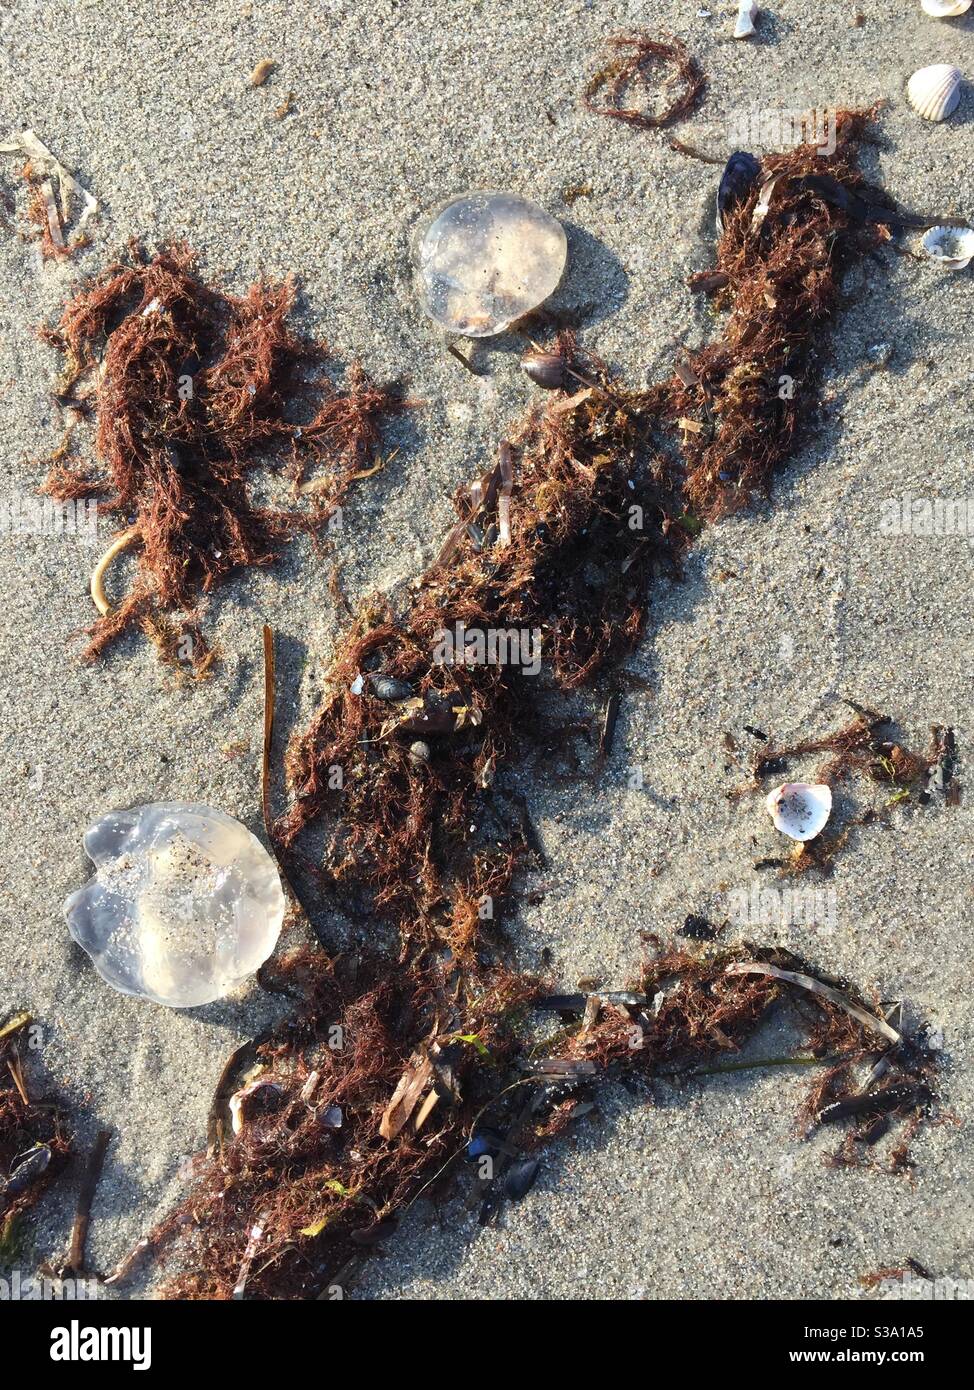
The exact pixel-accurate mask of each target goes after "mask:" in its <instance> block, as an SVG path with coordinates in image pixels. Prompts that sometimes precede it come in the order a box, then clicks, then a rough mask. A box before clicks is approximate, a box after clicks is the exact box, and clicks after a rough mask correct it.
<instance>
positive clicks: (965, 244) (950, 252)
mask: <svg viewBox="0 0 974 1390" xmlns="http://www.w3.org/2000/svg"><path fill="white" fill-rule="evenodd" d="M922 245H923V249H924V251H926V253H927V255H928V256H929V257H930V259H931V260H932V261H938V262H939V263H940V265H942V266H943V268H944V269H945V270H965V269H966V268H967V266H969V265H970V263H971V259H972V257H974V230H972V229H971V228H970V227H931V228H930V230H929V232H927V234H926V236H925V237H924V238H923V243H922Z"/></svg>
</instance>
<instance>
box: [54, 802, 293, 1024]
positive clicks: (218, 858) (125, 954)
mask: <svg viewBox="0 0 974 1390" xmlns="http://www.w3.org/2000/svg"><path fill="white" fill-rule="evenodd" d="M84 847H85V851H86V853H87V855H88V857H89V859H91V860H92V861H93V863H94V864H95V868H96V872H95V876H94V878H92V879H91V880H90V881H89V882H88V883H87V884H86V885H85V886H84V888H81V889H79V890H78V892H76V893H72V894H71V896H70V897H69V898H68V899H67V901H66V902H65V904H64V913H65V916H66V917H67V919H68V928H69V930H70V932H71V935H72V936H73V937H74V939H75V941H77V943H78V945H79V946H81V947H82V948H83V949H84V950H85V951H87V953H88V955H89V956H90V957H91V959H92V961H93V962H94V966H95V969H96V970H97V971H98V973H99V975H101V977H102V979H103V980H105V981H106V982H107V983H108V984H110V985H111V986H112V987H113V988H114V989H117V990H120V991H121V993H122V994H135V995H138V996H140V997H141V998H143V999H151V1000H153V1001H154V1002H155V1003H157V1004H165V1005H167V1006H168V1007H169V1008H173V1009H187V1008H192V1007H194V1006H196V1005H198V1004H208V1003H210V1002H211V1001H212V1000H214V999H220V998H222V997H223V996H224V995H225V994H228V993H229V992H230V991H231V990H232V989H234V988H235V987H236V986H237V985H239V984H240V983H242V981H243V980H245V979H246V978H247V977H248V976H249V975H252V974H254V972H255V971H256V970H258V969H259V967H260V966H261V965H263V963H264V961H265V960H266V959H267V957H268V956H269V955H270V954H271V952H272V951H273V950H274V947H275V946H276V945H277V938H278V935H279V934H280V930H281V924H282V923H283V921H284V908H285V899H284V890H283V888H282V887H281V879H280V875H279V874H278V871H277V866H276V864H275V863H274V860H273V859H272V858H271V856H270V854H269V853H268V852H267V850H266V849H265V848H264V846H263V845H262V844H261V842H260V841H259V840H258V839H257V837H256V836H255V835H252V834H251V833H250V831H249V830H248V829H247V827H246V826H244V825H241V824H240V822H239V821H236V820H234V819H233V817H232V816H228V815H225V814H224V812H223V811H216V810H213V809H212V807H209V806H202V805H197V804H193V803H189V802H182V801H172V802H154V803H152V804H151V805H148V806H135V807H133V808H132V809H131V810H129V811H112V812H110V813H109V814H108V815H105V816H102V817H101V818H100V819H99V820H97V821H95V822H94V824H93V825H91V826H89V828H88V830H87V831H86V832H85V836H84Z"/></svg>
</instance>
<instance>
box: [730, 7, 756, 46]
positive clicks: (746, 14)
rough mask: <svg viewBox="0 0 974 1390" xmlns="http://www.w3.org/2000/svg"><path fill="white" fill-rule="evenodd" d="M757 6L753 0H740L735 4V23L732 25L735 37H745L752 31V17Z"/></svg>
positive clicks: (753, 17)
mask: <svg viewBox="0 0 974 1390" xmlns="http://www.w3.org/2000/svg"><path fill="white" fill-rule="evenodd" d="M757 12H758V7H757V5H756V4H755V0H740V3H739V4H738V6H737V23H736V24H735V25H734V37H735V39H746V38H749V37H750V35H751V34H753V33H754V19H755V16H756V15H757Z"/></svg>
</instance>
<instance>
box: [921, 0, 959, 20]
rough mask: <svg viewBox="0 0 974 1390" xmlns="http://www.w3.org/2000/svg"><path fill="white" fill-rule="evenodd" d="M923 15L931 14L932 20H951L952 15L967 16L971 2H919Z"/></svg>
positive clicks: (941, 0) (954, 0)
mask: <svg viewBox="0 0 974 1390" xmlns="http://www.w3.org/2000/svg"><path fill="white" fill-rule="evenodd" d="M920 5H921V8H922V9H923V13H924V14H932V15H933V17H934V19H952V18H953V17H954V15H958V14H967V11H968V10H969V9H970V8H971V0H920Z"/></svg>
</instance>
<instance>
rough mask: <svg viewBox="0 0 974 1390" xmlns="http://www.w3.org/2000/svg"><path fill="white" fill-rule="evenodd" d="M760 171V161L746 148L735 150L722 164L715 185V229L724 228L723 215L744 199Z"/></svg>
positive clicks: (719, 230) (720, 230)
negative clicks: (722, 168) (720, 172)
mask: <svg viewBox="0 0 974 1390" xmlns="http://www.w3.org/2000/svg"><path fill="white" fill-rule="evenodd" d="M760 172H761V161H760V159H757V158H756V157H755V156H754V155H753V154H748V152H747V151H746V150H735V151H734V153H733V154H732V155H731V157H730V159H729V160H728V161H727V163H726V164H725V165H724V172H723V173H722V174H721V176H720V183H719V184H718V186H717V231H718V232H722V231H723V230H724V217H725V216H726V215H727V213H729V212H730V211H731V209H732V208H735V207H737V204H738V203H741V202H743V201H744V199H745V198H746V197H747V195H748V194H749V193H750V191H751V189H752V188H753V186H754V183H755V181H756V179H757V177H758V175H759V174H760Z"/></svg>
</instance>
